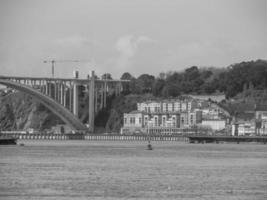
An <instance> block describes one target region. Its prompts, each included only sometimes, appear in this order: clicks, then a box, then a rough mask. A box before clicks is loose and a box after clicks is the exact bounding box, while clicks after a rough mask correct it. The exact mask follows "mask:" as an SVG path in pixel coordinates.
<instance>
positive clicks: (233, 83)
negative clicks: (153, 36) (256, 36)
mask: <svg viewBox="0 0 267 200" xmlns="http://www.w3.org/2000/svg"><path fill="white" fill-rule="evenodd" d="M121 79H127V80H131V82H130V84H129V86H128V87H127V88H125V89H127V90H128V93H133V94H144V93H152V94H153V95H154V96H158V97H177V96H179V95H181V94H189V93H190V94H192V93H194V94H212V93H215V92H223V93H225V94H226V97H228V98H231V97H234V96H236V95H237V94H238V93H240V92H243V90H247V89H258V90H263V89H266V88H267V62H266V61H263V60H257V61H250V62H242V63H238V64H233V65H230V66H229V67H227V68H225V69H221V71H218V69H216V68H212V67H211V68H198V67H196V66H193V67H190V68H188V69H186V70H185V71H184V72H167V73H160V74H159V76H158V77H154V76H152V75H148V74H142V75H140V76H139V77H138V78H135V77H133V76H132V75H131V74H129V73H124V74H123V75H122V77H121Z"/></svg>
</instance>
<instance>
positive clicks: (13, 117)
mask: <svg viewBox="0 0 267 200" xmlns="http://www.w3.org/2000/svg"><path fill="white" fill-rule="evenodd" d="M58 123H62V121H61V120H60V119H59V118H58V117H57V116H55V115H54V114H53V113H51V112H50V111H49V110H48V109H47V108H45V107H44V106H43V105H42V104H40V103H39V102H38V101H36V100H35V99H34V98H32V97H31V96H29V95H26V94H23V93H21V92H16V93H11V94H9V95H6V96H0V129H2V130H27V129H28V128H34V129H37V130H44V129H48V128H51V127H52V126H54V125H56V124H58Z"/></svg>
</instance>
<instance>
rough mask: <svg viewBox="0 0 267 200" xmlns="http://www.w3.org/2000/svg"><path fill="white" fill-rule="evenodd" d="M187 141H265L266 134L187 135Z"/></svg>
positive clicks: (266, 141) (266, 139) (266, 140)
mask: <svg viewBox="0 0 267 200" xmlns="http://www.w3.org/2000/svg"><path fill="white" fill-rule="evenodd" d="M188 139H189V143H202V144H203V143H220V142H235V143H237V144H239V143H240V142H260V143H264V144H266V143H267V136H188Z"/></svg>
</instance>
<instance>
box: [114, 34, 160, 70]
mask: <svg viewBox="0 0 267 200" xmlns="http://www.w3.org/2000/svg"><path fill="white" fill-rule="evenodd" d="M154 42H155V41H154V40H153V39H151V38H150V37H148V36H133V35H124V36H122V37H120V38H119V39H118V40H117V42H116V44H115V48H116V50H117V51H118V52H119V57H118V59H117V67H118V68H120V69H121V68H124V67H126V66H128V65H129V64H130V63H131V59H132V58H133V57H134V56H135V55H136V53H137V51H138V48H139V47H140V46H141V45H143V44H147V43H154Z"/></svg>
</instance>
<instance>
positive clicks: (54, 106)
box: [0, 79, 87, 131]
mask: <svg viewBox="0 0 267 200" xmlns="http://www.w3.org/2000/svg"><path fill="white" fill-rule="evenodd" d="M0 84H2V85H5V86H8V87H11V88H14V89H16V90H19V91H22V92H24V93H26V94H29V95H31V96H32V97H34V98H36V99H37V100H38V101H39V102H41V103H42V104H43V105H44V106H46V107H47V108H48V109H49V110H50V111H51V112H52V113H54V114H55V115H57V116H58V117H59V118H60V119H61V120H62V121H63V122H65V123H66V124H67V125H68V126H69V127H70V128H71V129H73V130H83V131H85V130H87V127H86V126H85V125H84V124H83V123H82V122H81V121H80V120H79V119H78V118H77V117H76V116H75V115H73V114H72V113H71V112H70V111H69V110H68V109H66V108H65V107H64V106H62V105H61V104H59V103H58V102H56V101H55V100H53V99H52V98H50V97H48V96H46V95H45V94H43V93H41V92H39V91H38V90H36V89H33V88H31V87H29V86H26V85H23V84H20V83H17V82H13V81H9V80H6V79H0Z"/></svg>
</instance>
